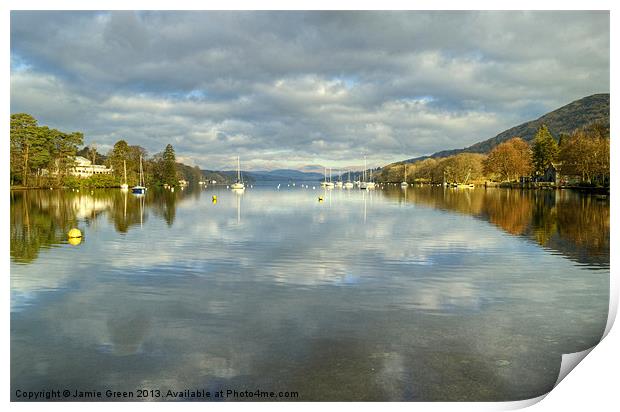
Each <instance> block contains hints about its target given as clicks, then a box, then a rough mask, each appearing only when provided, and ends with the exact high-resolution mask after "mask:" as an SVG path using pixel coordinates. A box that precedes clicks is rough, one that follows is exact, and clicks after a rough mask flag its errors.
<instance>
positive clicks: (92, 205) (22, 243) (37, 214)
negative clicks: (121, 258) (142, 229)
mask: <svg viewBox="0 0 620 412" xmlns="http://www.w3.org/2000/svg"><path fill="white" fill-rule="evenodd" d="M191 194H193V197H194V198H195V197H196V196H200V190H198V189H197V190H195V191H192V190H182V191H181V190H179V191H176V192H170V191H168V190H150V191H149V193H148V195H146V196H144V197H142V198H141V197H137V196H134V195H133V194H131V193H127V192H122V191H120V190H118V189H110V190H95V191H92V192H74V191H70V190H23V191H11V206H10V207H11V209H10V212H11V213H10V215H11V229H10V233H11V258H12V259H13V260H14V261H15V262H17V263H29V262H32V261H33V260H35V259H36V258H37V257H38V254H39V250H40V249H41V248H49V247H53V246H56V245H60V244H65V243H67V233H68V231H69V230H70V229H71V228H73V227H80V226H81V225H85V226H91V225H94V224H96V222H97V221H98V219H101V218H103V216H107V219H108V221H109V222H110V223H112V224H113V225H114V228H115V230H116V231H117V232H119V233H127V232H128V231H129V230H130V229H131V228H132V227H136V226H137V227H139V226H140V225H141V224H144V223H146V221H147V220H148V217H149V215H150V213H151V212H152V214H153V215H154V216H157V217H160V218H162V219H163V220H164V221H165V222H166V223H167V224H168V225H169V226H171V225H172V224H173V223H174V218H175V213H176V206H177V201H179V200H181V199H184V198H186V197H188V196H190V195H191Z"/></svg>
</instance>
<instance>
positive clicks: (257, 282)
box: [11, 183, 609, 401]
mask: <svg viewBox="0 0 620 412" xmlns="http://www.w3.org/2000/svg"><path fill="white" fill-rule="evenodd" d="M310 185H312V183H310ZM274 186H275V185H273V186H269V187H258V186H255V187H254V188H252V189H248V190H246V191H245V193H243V194H236V193H234V192H232V191H230V190H226V189H224V188H209V189H202V190H201V189H194V190H192V189H186V190H184V191H179V190H177V192H176V193H170V192H157V191H150V192H149V193H148V194H147V195H146V197H144V198H143V199H140V198H137V197H134V196H133V195H131V194H128V195H127V194H122V193H121V192H120V191H118V190H111V191H103V190H101V191H95V192H93V193H92V194H90V192H87V193H75V192H71V191H59V190H53V191H25V192H12V193H11V386H12V396H13V397H14V396H15V390H17V389H21V390H42V389H55V388H58V389H64V388H69V389H81V390H105V389H114V390H125V391H127V390H134V391H135V390H136V389H138V388H146V389H161V390H162V391H166V390H168V389H172V390H183V389H205V390H209V391H219V390H226V389H240V390H245V389H247V390H255V389H261V390H273V391H298V392H299V399H301V400H420V401H431V400H517V399H524V398H530V397H533V396H537V395H540V394H542V393H545V392H547V391H549V390H550V389H551V388H552V387H553V384H554V383H555V381H556V379H557V376H558V372H559V367H560V361H561V355H562V353H568V352H575V351H581V350H583V349H586V348H588V347H590V346H592V345H594V344H595V343H597V342H598V341H599V339H600V338H601V336H602V333H603V330H604V327H605V323H606V319H607V310H608V298H609V203H607V201H605V200H602V201H601V200H600V199H597V198H595V197H591V196H584V195H580V194H578V193H574V192H569V191H558V192H555V191H544V192H533V191H529V192H521V191H517V190H503V189H489V190H484V189H475V190H465V191H463V190H460V191H459V190H452V189H446V190H444V189H442V188H430V187H422V188H411V187H410V188H409V189H407V190H402V189H400V188H396V187H394V188H392V189H385V190H377V191H373V192H366V191H360V190H356V189H354V190H350V191H346V190H338V189H336V190H334V191H331V192H326V193H323V192H322V191H320V190H318V188H317V190H314V191H313V190H312V189H311V188H310V189H304V188H300V187H299V185H298V186H297V187H295V188H293V187H290V188H289V187H286V184H284V185H283V187H282V189H280V190H276V189H275V187H274ZM214 194H215V195H217V203H213V202H212V200H211V199H212V195H214ZM319 194H323V195H324V197H325V200H324V201H323V202H318V201H317V197H318V196H319ZM72 227H78V228H80V229H81V230H82V232H83V233H84V239H83V241H82V242H81V243H80V244H78V245H71V244H69V243H68V242H67V239H66V233H67V231H68V230H69V229H70V228H72Z"/></svg>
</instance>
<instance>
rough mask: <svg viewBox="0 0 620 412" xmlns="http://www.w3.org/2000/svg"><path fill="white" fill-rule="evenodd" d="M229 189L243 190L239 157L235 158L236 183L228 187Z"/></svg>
mask: <svg viewBox="0 0 620 412" xmlns="http://www.w3.org/2000/svg"><path fill="white" fill-rule="evenodd" d="M230 188H231V189H234V190H243V189H245V184H244V183H243V179H242V178H241V164H240V163H239V156H237V181H236V182H235V183H233V184H232V185H230Z"/></svg>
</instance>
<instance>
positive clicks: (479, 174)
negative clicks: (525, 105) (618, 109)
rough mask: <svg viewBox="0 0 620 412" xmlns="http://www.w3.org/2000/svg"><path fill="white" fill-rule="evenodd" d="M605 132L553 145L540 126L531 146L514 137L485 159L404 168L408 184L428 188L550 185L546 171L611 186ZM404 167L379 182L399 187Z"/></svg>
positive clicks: (461, 157)
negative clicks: (430, 185)
mask: <svg viewBox="0 0 620 412" xmlns="http://www.w3.org/2000/svg"><path fill="white" fill-rule="evenodd" d="M609 163H610V160H609V128H608V127H606V126H604V125H602V124H601V123H593V124H590V125H588V126H585V127H582V128H579V129H577V130H575V131H574V132H572V133H570V134H562V135H560V136H559V138H558V140H556V139H555V138H554V137H553V136H552V134H551V132H550V131H549V129H548V128H547V126H545V125H541V126H540V127H539V129H538V131H537V133H536V135H535V137H534V139H533V141H532V144H531V145H530V144H529V143H528V142H526V141H525V140H523V139H521V138H520V137H513V138H512V139H510V140H507V141H505V142H503V143H501V144H499V145H497V146H495V147H494V148H493V149H492V150H491V151H490V152H489V153H488V154H481V153H460V154H457V155H454V156H449V157H445V158H438V159H437V158H427V159H423V160H420V161H417V162H414V163H408V164H407V165H406V166H407V177H406V179H407V181H408V182H409V183H412V182H428V183H443V182H446V183H476V182H477V183H481V182H484V181H495V182H517V181H520V180H521V179H522V178H527V179H528V180H532V181H545V179H549V177H548V171H549V170H550V169H553V170H556V171H557V173H559V174H560V176H569V177H571V178H572V179H573V180H576V181H578V184H580V185H584V184H585V185H598V186H608V185H609V173H610V172H609ZM403 179H405V164H404V163H394V164H391V165H388V166H386V167H384V168H382V169H381V171H380V172H379V173H378V177H377V180H378V181H380V182H401V181H403Z"/></svg>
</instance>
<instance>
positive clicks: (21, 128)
mask: <svg viewBox="0 0 620 412" xmlns="http://www.w3.org/2000/svg"><path fill="white" fill-rule="evenodd" d="M10 141H11V147H10V178H11V186H24V187H48V186H49V187H52V186H56V187H60V186H67V187H80V186H87V187H115V186H119V185H120V184H122V183H125V170H126V176H127V177H126V179H127V181H126V183H127V184H128V185H129V186H133V185H136V184H138V183H139V176H140V174H139V173H140V158H142V168H143V172H144V180H145V183H146V184H147V185H149V186H163V185H169V186H177V185H178V184H179V180H181V179H183V180H186V181H188V182H189V183H190V184H191V183H195V182H198V181H200V180H202V179H203V178H204V176H203V173H202V171H201V170H200V168H199V167H198V166H194V167H192V166H188V165H185V164H183V163H178V162H177V161H176V154H175V151H174V148H173V147H172V145H170V144H168V145H166V147H165V148H164V150H163V151H161V152H159V153H156V154H154V155H153V156H149V154H148V152H147V151H146V149H145V148H143V147H141V146H139V145H130V144H129V143H127V141H125V140H119V141H117V142H116V143H115V144H114V146H113V148H112V149H111V150H110V151H109V152H108V153H107V155H102V154H100V153H99V152H98V151H97V148H96V146H95V145H93V144H91V145H90V146H86V147H84V148H82V149H81V150H79V147H80V146H82V145H83V144H84V135H83V133H81V132H62V131H59V130H56V129H51V128H49V127H47V126H39V124H38V121H37V120H36V119H35V118H34V117H33V116H31V115H29V114H27V113H17V114H12V115H11V130H10ZM76 155H81V156H84V157H86V158H88V159H89V160H91V161H92V162H93V164H96V163H98V162H100V161H102V162H103V164H104V165H105V166H107V167H110V168H111V169H112V171H111V173H110V174H99V175H93V176H90V177H88V178H84V179H80V178H78V177H76V176H73V175H72V173H71V171H72V169H73V167H74V166H75V160H74V159H75V156H76Z"/></svg>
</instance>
